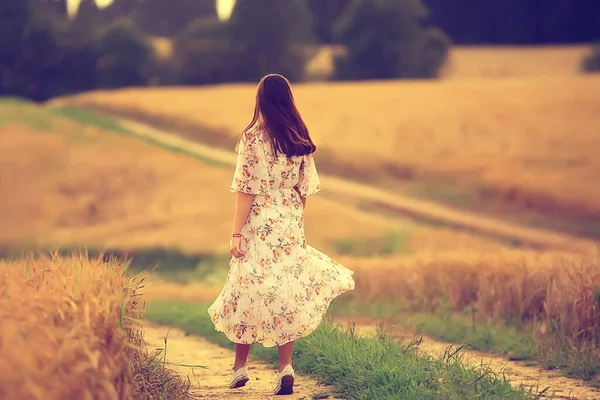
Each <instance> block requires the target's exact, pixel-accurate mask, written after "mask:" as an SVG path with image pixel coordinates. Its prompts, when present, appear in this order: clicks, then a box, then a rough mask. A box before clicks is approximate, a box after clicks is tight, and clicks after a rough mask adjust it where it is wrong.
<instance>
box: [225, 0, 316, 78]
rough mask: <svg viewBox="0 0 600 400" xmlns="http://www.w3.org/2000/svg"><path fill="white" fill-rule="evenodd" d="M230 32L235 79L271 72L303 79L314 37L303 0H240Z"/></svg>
mask: <svg viewBox="0 0 600 400" xmlns="http://www.w3.org/2000/svg"><path fill="white" fill-rule="evenodd" d="M228 32H229V35H230V36H229V37H230V40H231V41H230V44H231V51H232V54H231V61H232V63H231V66H232V67H233V71H232V74H233V77H234V79H235V80H241V81H257V80H259V79H260V78H262V77H263V76H264V75H265V74H268V73H281V74H283V75H285V76H287V77H288V78H289V79H290V80H300V79H302V77H303V74H304V69H305V66H306V63H307V62H308V57H307V54H308V53H307V47H308V45H309V44H310V43H311V42H312V41H313V40H314V37H313V34H312V18H311V14H310V12H309V10H308V8H307V6H306V3H305V1H304V0H288V1H280V0H238V1H237V3H236V5H235V7H234V9H233V12H232V15H231V18H230V19H229V21H228Z"/></svg>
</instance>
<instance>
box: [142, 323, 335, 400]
mask: <svg viewBox="0 0 600 400" xmlns="http://www.w3.org/2000/svg"><path fill="white" fill-rule="evenodd" d="M169 329H170V331H169ZM144 330H145V333H144V337H145V339H146V343H148V345H149V347H150V349H159V348H160V349H163V348H164V347H165V344H164V339H165V336H167V332H168V337H167V363H169V364H168V368H170V369H173V370H175V371H176V372H177V373H179V375H180V376H182V377H184V378H185V377H186V376H187V377H189V378H190V381H191V382H192V385H193V386H192V388H193V389H192V393H193V394H194V395H195V396H196V397H197V398H201V399H204V398H206V399H215V400H218V399H228V400H229V399H245V400H264V399H277V398H281V396H274V395H273V389H274V388H275V378H276V373H275V369H273V368H271V366H270V364H269V363H265V362H260V361H252V360H250V361H249V363H248V373H249V375H250V382H248V384H247V385H246V387H244V388H240V389H228V388H227V385H228V384H229V380H230V378H231V365H232V362H233V358H234V353H233V351H231V350H227V349H224V348H222V347H219V346H217V345H216V344H213V343H211V342H209V341H208V340H206V339H204V338H201V337H198V336H193V335H188V334H186V333H185V332H182V331H180V330H178V329H175V328H169V327H165V326H158V325H147V326H146V327H145V328H144ZM177 364H187V365H202V366H205V367H207V368H199V367H193V368H192V367H186V366H183V365H177ZM294 391H295V393H294V394H293V395H291V396H285V397H284V398H286V399H293V400H301V399H306V400H308V399H311V398H312V397H311V395H313V394H323V393H330V392H331V389H328V388H327V387H324V386H320V385H318V384H317V382H316V381H315V380H314V379H312V378H310V377H307V376H304V375H299V374H296V382H295V384H294ZM332 398H333V397H330V399H332Z"/></svg>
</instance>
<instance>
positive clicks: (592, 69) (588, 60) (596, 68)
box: [581, 43, 600, 73]
mask: <svg viewBox="0 0 600 400" xmlns="http://www.w3.org/2000/svg"><path fill="white" fill-rule="evenodd" d="M581 69H582V71H583V72H587V73H598V72H600V43H599V44H597V45H595V46H594V47H593V48H592V51H591V52H590V53H589V54H588V55H586V56H585V57H584V58H583V60H582V61H581Z"/></svg>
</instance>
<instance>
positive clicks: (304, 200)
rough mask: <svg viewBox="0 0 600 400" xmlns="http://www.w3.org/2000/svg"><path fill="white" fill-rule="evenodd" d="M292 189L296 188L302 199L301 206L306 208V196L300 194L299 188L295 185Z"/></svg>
mask: <svg viewBox="0 0 600 400" xmlns="http://www.w3.org/2000/svg"><path fill="white" fill-rule="evenodd" d="M294 190H296V192H298V196H300V201H302V208H306V197H304V196H302V195H301V194H300V189H298V188H297V187H295V188H294Z"/></svg>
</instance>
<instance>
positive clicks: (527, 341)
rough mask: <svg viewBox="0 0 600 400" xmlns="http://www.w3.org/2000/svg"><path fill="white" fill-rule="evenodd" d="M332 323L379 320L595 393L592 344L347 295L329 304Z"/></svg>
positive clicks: (598, 383) (596, 365)
mask: <svg viewBox="0 0 600 400" xmlns="http://www.w3.org/2000/svg"><path fill="white" fill-rule="evenodd" d="M328 314H329V315H331V316H333V317H346V318H348V317H369V318H373V319H384V320H387V321H388V322H392V323H395V324H397V325H404V326H408V327H410V328H416V329H420V330H421V331H422V332H423V334H425V335H427V336H430V337H431V338H433V339H436V340H440V341H444V342H447V343H455V344H460V345H463V344H464V345H468V346H470V347H471V348H473V349H475V350H481V351H486V352H490V353H494V354H498V355H502V356H504V357H506V358H507V359H509V360H514V361H525V362H526V364H528V365H539V366H541V367H543V368H546V369H550V370H560V372H561V374H563V375H566V376H571V377H574V378H578V379H582V380H585V381H588V383H589V384H590V385H591V386H594V387H600V379H598V377H599V376H600V360H599V359H598V357H597V354H598V353H597V351H596V349H595V348H594V345H593V344H589V345H587V347H586V345H585V344H584V345H582V347H581V348H576V347H574V346H573V345H572V344H569V343H571V342H570V341H568V340H564V338H561V337H559V336H557V335H556V334H554V333H552V332H549V333H547V334H545V335H541V334H536V333H535V329H534V328H533V327H529V328H527V327H524V326H515V325H512V324H511V323H510V322H506V321H505V322H501V321H498V322H497V323H491V322H487V323H482V322H480V321H477V320H473V317H472V315H468V313H466V312H465V313H452V312H450V311H448V310H443V311H440V312H438V313H435V314H432V313H425V312H422V313H419V312H417V313H414V312H408V311H407V308H406V307H403V306H402V304H401V303H399V302H382V301H375V302H364V301H360V300H356V299H354V298H353V297H352V295H351V294H350V293H349V294H347V295H344V296H341V297H340V298H339V299H338V301H336V302H334V303H332V304H331V306H330V308H329V311H328Z"/></svg>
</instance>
